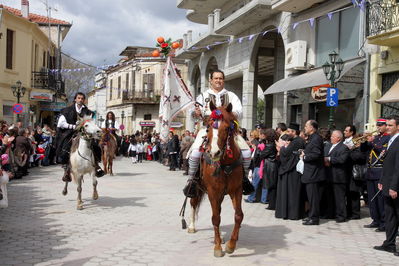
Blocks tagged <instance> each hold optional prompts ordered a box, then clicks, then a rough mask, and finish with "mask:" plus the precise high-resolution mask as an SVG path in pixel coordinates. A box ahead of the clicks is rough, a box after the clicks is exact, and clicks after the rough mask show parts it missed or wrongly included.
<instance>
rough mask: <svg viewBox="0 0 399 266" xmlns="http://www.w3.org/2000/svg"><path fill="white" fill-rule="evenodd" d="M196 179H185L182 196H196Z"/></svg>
mask: <svg viewBox="0 0 399 266" xmlns="http://www.w3.org/2000/svg"><path fill="white" fill-rule="evenodd" d="M198 189H199V187H198V179H196V178H193V177H192V178H189V179H188V180H187V184H186V186H185V187H184V188H183V193H184V196H186V197H188V198H195V197H197V196H198V192H199V191H198Z"/></svg>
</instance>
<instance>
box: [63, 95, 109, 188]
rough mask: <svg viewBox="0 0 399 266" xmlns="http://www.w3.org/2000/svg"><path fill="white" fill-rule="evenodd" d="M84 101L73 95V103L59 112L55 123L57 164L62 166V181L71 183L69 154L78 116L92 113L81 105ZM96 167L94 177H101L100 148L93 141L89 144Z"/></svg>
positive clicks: (102, 173) (81, 96) (84, 96)
mask: <svg viewBox="0 0 399 266" xmlns="http://www.w3.org/2000/svg"><path fill="white" fill-rule="evenodd" d="M85 100H86V95H84V94H83V93H81V92H78V93H76V94H75V98H74V103H73V104H72V105H70V106H68V107H65V108H64V109H62V110H61V115H60V117H59V118H58V122H57V149H56V154H57V163H60V164H62V165H63V168H64V176H63V177H62V181H64V182H71V181H72V178H71V169H70V165H69V152H70V150H71V146H72V138H73V137H74V136H75V134H76V131H75V128H76V122H77V121H78V116H80V117H83V116H90V115H93V112H92V111H90V110H89V109H88V108H87V107H86V106H85V105H84V104H83V103H84V101H85ZM91 148H92V150H93V154H94V158H95V166H96V176H97V177H101V176H103V175H104V171H103V170H102V169H101V168H100V166H99V165H98V163H99V162H100V161H101V148H100V147H99V145H98V143H97V142H94V140H93V141H92V143H91Z"/></svg>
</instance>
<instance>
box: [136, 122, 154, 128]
mask: <svg viewBox="0 0 399 266" xmlns="http://www.w3.org/2000/svg"><path fill="white" fill-rule="evenodd" d="M139 125H140V126H142V127H155V122H154V121H140V123H139Z"/></svg>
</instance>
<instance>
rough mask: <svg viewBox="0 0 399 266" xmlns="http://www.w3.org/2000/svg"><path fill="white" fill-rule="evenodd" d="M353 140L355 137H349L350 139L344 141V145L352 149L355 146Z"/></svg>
mask: <svg viewBox="0 0 399 266" xmlns="http://www.w3.org/2000/svg"><path fill="white" fill-rule="evenodd" d="M352 139H353V137H349V138H346V139H345V140H344V144H345V145H346V146H348V148H349V149H351V148H352V147H353V146H354V145H355V144H354V143H353V141H352Z"/></svg>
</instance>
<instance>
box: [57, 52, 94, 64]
mask: <svg viewBox="0 0 399 266" xmlns="http://www.w3.org/2000/svg"><path fill="white" fill-rule="evenodd" d="M61 54H62V55H65V56H66V57H68V58H70V59H72V60H74V61H76V62H79V63H81V64H82V65H86V66H88V67H92V68H96V67H95V66H93V65H90V64H88V63H85V62H82V61H80V60H79V59H76V58H74V57H72V56H70V55H69V54H66V53H64V52H61Z"/></svg>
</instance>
